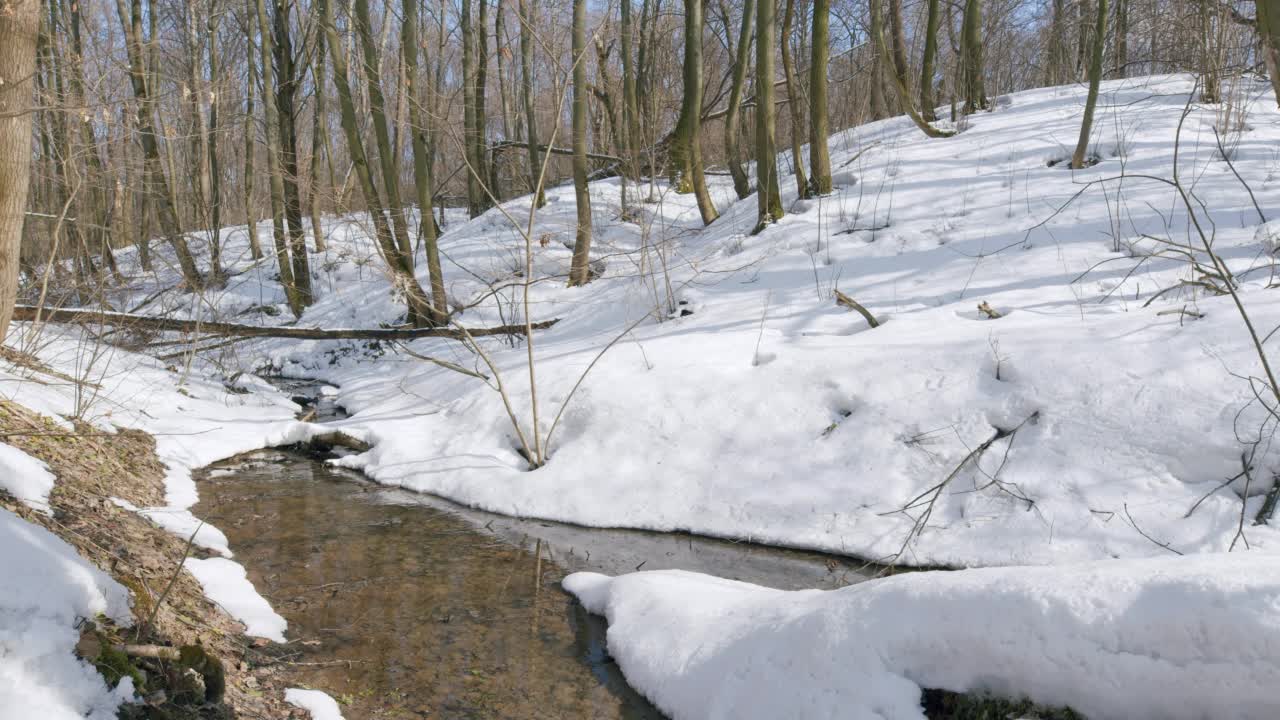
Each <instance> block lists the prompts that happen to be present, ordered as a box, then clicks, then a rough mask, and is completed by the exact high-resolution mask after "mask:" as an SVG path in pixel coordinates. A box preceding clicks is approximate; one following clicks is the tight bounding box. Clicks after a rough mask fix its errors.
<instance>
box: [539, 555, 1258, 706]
mask: <svg viewBox="0 0 1280 720" xmlns="http://www.w3.org/2000/svg"><path fill="white" fill-rule="evenodd" d="M564 587H565V588H566V589H567V590H569V591H570V592H572V593H573V594H575V595H577V596H578V598H579V599H580V600H581V601H582V602H583V604H584V605H585V606H586V607H587V609H588V610H590V611H591V612H594V613H598V614H603V615H605V616H606V617H607V618H608V621H609V632H608V644H609V653H610V654H611V655H612V656H613V657H614V658H615V659H617V661H618V663H619V666H620V667H621V668H622V671H623V673H624V674H625V675H626V678H627V681H628V682H629V683H630V684H631V685H632V686H634V687H635V688H637V689H638V690H640V691H641V692H642V693H644V694H645V695H646V696H647V697H648V698H649V699H650V700H652V701H653V702H654V704H655V705H657V706H658V707H659V708H661V709H662V710H663V711H664V712H666V713H668V714H669V715H670V716H671V717H673V718H676V720H681V719H683V718H688V719H691V720H692V719H696V720H712V719H714V718H734V719H736V720H750V719H752V718H760V719H761V720H771V719H773V718H781V717H787V718H796V719H797V720H800V719H803V718H835V717H839V718H867V719H870V718H882V719H888V720H898V719H906V718H923V717H924V715H923V713H922V711H921V708H920V689H921V688H938V689H945V690H952V691H957V692H964V691H973V690H989V691H992V692H994V693H998V694H1001V695H1006V696H1012V697H1021V696H1027V697H1029V698H1031V699H1032V700H1034V701H1036V702H1038V703H1041V704H1046V705H1070V706H1072V707H1073V708H1074V709H1076V710H1078V711H1080V712H1082V713H1084V714H1085V715H1086V716H1087V717H1089V718H1092V719H1093V720H1106V719H1107V718H1116V719H1120V718H1132V719H1142V718H1151V719H1152V720H1154V719H1156V718H1160V719H1163V720H1169V719H1177V718H1187V719H1188V720H1190V719H1193V718H1196V719H1198V718H1206V717H1213V718H1259V719H1263V718H1274V717H1277V716H1278V715H1280V694H1277V692H1276V688H1277V687H1280V558H1275V557H1268V556H1260V555H1257V554H1241V553H1236V554H1230V555H1227V554H1219V555H1201V556H1196V557H1186V558H1173V557H1170V558H1161V559H1146V560H1118V561H1112V562H1102V563H1095V564H1089V565H1070V566H1061V567H1057V568H1023V567H1020V568H999V569H980V570H966V571H957V572H922V573H911V574H905V575H899V576H895V577H889V578H885V579H882V580H874V581H869V582H866V583H862V584H859V585H853V586H851V587H848V588H844V589H841V590H834V591H825V592H824V591H817V590H811V591H801V592H784V591H780V590H771V589H768V588H762V587H759V586H755V585H749V584H745V583H740V582H735V581H730V580H722V579H719V578H714V577H710V576H707V575H697V574H692V573H686V572H681V571H658V572H647V573H646V572H642V573H635V574H631V575H624V576H621V577H617V578H609V577H606V576H603V575H596V574H592V573H577V574H574V575H570V576H569V577H567V578H565V580H564Z"/></svg>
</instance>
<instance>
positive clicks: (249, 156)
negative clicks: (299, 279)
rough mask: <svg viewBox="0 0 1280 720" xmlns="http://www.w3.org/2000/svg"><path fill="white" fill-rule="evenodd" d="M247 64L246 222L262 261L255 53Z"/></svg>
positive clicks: (255, 256) (252, 246) (256, 255)
mask: <svg viewBox="0 0 1280 720" xmlns="http://www.w3.org/2000/svg"><path fill="white" fill-rule="evenodd" d="M245 64H246V65H248V66H249V79H248V81H247V82H246V83H245V91H244V92H245V100H244V222H245V232H246V233H247V234H248V236H249V252H250V253H251V254H252V255H253V259H254V260H261V259H262V243H261V242H259V241H258V213H257V210H256V209H255V208H254V205H253V176H254V169H253V166H254V162H253V155H254V151H255V150H256V149H257V145H258V144H257V140H256V137H257V134H258V133H257V129H256V128H255V127H254V124H253V93H254V88H255V86H256V85H257V84H258V78H257V73H256V72H255V69H256V67H257V66H256V65H254V62H253V53H252V52H250V53H248V55H247V57H246V58H245Z"/></svg>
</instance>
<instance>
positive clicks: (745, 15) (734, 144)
mask: <svg viewBox="0 0 1280 720" xmlns="http://www.w3.org/2000/svg"><path fill="white" fill-rule="evenodd" d="M755 1H756V0H743V3H742V26H741V27H740V28H739V29H738V47H737V48H736V50H737V54H736V55H735V56H734V60H733V80H732V81H731V84H730V86H729V107H728V108H726V110H725V115H724V154H725V158H726V162H727V163H728V165H729V174H730V175H732V176H733V190H734V192H736V193H738V199H739V200H745V199H746V197H747V196H748V195H750V194H751V182H750V181H749V180H748V179H747V171H746V169H744V168H743V167H742V150H741V148H740V147H739V138H740V137H741V135H742V132H741V131H742V128H741V127H740V120H739V112H741V109H742V88H743V86H744V85H745V84H746V79H747V64H748V63H749V62H750V61H751V39H752V37H753V33H752V30H753V28H754V27H755ZM762 1H770V2H771V1H772V0H762ZM817 2H826V0H817ZM814 50H815V51H816V50H817V45H816V44H815V45H814ZM823 50H824V51H825V50H826V48H825V47H824V48H823ZM823 72H824V73H825V69H824V71H823ZM824 100H825V98H824Z"/></svg>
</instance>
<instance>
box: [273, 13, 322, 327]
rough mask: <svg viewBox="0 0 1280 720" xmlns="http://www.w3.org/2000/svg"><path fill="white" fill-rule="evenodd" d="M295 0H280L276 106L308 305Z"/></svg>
mask: <svg viewBox="0 0 1280 720" xmlns="http://www.w3.org/2000/svg"><path fill="white" fill-rule="evenodd" d="M290 7H292V0H276V12H275V25H274V27H275V35H276V39H275V42H274V43H272V47H273V49H274V50H275V53H276V73H277V74H278V77H277V78H276V80H277V82H276V106H277V109H278V112H277V118H278V119H279V128H280V151H281V156H280V169H281V170H282V171H283V175H284V178H283V179H284V211H285V219H286V220H288V222H289V258H290V261H291V262H292V263H293V268H292V270H293V284H294V287H296V288H297V292H298V299H299V302H301V304H302V305H303V306H304V307H305V306H308V305H310V304H311V302H312V300H313V295H312V291H311V269H310V267H309V261H308V259H307V235H306V230H305V228H304V227H303V225H302V193H301V191H300V190H299V188H298V182H299V180H300V178H301V177H302V175H301V173H299V172H298V129H297V128H298V118H297V112H296V111H295V109H294V108H295V106H294V98H295V97H296V96H297V93H298V65H297V61H296V60H295V58H294V56H293V40H292V37H291V35H290V32H291V31H290V29H289V8H290Z"/></svg>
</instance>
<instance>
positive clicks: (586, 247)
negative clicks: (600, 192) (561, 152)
mask: <svg viewBox="0 0 1280 720" xmlns="http://www.w3.org/2000/svg"><path fill="white" fill-rule="evenodd" d="M586 53H587V0H573V54H572V55H571V56H570V59H571V60H572V62H573V111H572V115H573V122H572V128H571V132H572V133H573V194H574V200H575V202H576V203H577V210H578V231H577V236H576V237H575V239H574V243H573V261H572V263H571V264H570V266H569V285H571V286H572V285H586V284H587V283H588V282H590V281H591V193H590V191H589V190H588V188H587V98H588V97H589V95H590V93H591V90H590V88H589V87H588V85H587V65H586Z"/></svg>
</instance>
